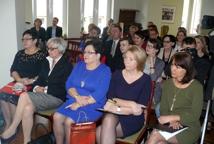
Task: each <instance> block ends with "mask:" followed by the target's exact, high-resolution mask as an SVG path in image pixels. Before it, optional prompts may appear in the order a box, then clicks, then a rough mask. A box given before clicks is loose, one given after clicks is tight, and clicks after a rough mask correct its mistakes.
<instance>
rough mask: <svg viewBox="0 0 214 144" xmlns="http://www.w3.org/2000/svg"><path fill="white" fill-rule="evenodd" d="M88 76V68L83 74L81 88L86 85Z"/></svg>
mask: <svg viewBox="0 0 214 144" xmlns="http://www.w3.org/2000/svg"><path fill="white" fill-rule="evenodd" d="M88 76H89V73H88V71H87V70H86V71H84V72H83V74H82V80H81V81H80V87H81V88H83V87H85V81H86V79H87V78H88Z"/></svg>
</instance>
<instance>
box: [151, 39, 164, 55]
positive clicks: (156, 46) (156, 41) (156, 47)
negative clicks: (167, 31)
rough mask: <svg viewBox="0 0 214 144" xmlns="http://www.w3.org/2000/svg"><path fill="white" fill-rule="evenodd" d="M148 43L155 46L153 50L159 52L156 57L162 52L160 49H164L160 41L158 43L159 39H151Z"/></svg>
mask: <svg viewBox="0 0 214 144" xmlns="http://www.w3.org/2000/svg"><path fill="white" fill-rule="evenodd" d="M148 42H150V43H152V44H153V48H154V49H156V50H158V51H157V53H156V55H157V54H158V53H159V52H160V49H161V47H162V45H161V43H160V41H158V40H157V39H149V40H148Z"/></svg>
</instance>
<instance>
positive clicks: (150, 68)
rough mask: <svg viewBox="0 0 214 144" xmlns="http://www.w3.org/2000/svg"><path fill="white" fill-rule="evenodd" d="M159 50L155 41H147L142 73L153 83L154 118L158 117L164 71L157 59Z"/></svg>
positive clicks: (158, 44)
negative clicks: (148, 76) (149, 77)
mask: <svg viewBox="0 0 214 144" xmlns="http://www.w3.org/2000/svg"><path fill="white" fill-rule="evenodd" d="M160 48H161V44H160V43H159V42H158V40H156V39H149V41H148V43H147V46H146V54H147V59H146V64H145V68H144V73H146V74H148V75H150V76H151V79H152V81H154V82H155V89H154V90H155V91H154V101H153V102H154V104H155V112H156V116H157V117H159V116H160V112H159V102H160V99H161V90H162V89H161V84H162V77H161V74H162V72H163V70H164V65H165V64H164V62H163V61H162V60H161V59H160V58H158V57H157V55H158V53H159V51H160Z"/></svg>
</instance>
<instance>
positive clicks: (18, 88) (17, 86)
mask: <svg viewBox="0 0 214 144" xmlns="http://www.w3.org/2000/svg"><path fill="white" fill-rule="evenodd" d="M31 89H32V86H29V85H28V86H25V85H23V84H21V83H17V82H10V83H8V84H7V85H6V86H4V87H2V88H1V89H0V92H4V93H7V94H12V95H16V96H19V95H20V94H21V93H22V92H26V91H29V90H31Z"/></svg>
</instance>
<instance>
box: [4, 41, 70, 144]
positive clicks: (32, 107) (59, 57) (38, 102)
mask: <svg viewBox="0 0 214 144" xmlns="http://www.w3.org/2000/svg"><path fill="white" fill-rule="evenodd" d="M47 45H48V53H49V56H48V57H47V59H46V60H45V61H44V63H43V65H42V70H41V72H40V74H39V77H38V79H37V80H36V81H35V83H34V88H33V92H24V93H22V94H21V95H20V98H19V101H18V104H17V108H16V113H15V115H14V119H13V122H12V124H11V125H10V127H9V128H8V129H7V130H6V131H4V132H3V133H2V135H1V142H3V143H4V142H9V141H10V140H12V138H13V137H14V136H13V135H15V133H16V129H17V127H18V125H19V123H20V122H21V121H22V129H23V134H24V144H27V143H28V142H29V141H30V140H31V130H32V126H33V114H34V112H35V111H42V110H47V109H53V108H57V107H58V106H59V105H61V104H62V103H63V101H65V99H66V97H65V96H66V90H65V82H66V79H67V77H68V75H69V74H70V71H71V69H72V68H71V65H70V64H69V63H68V62H67V60H66V59H65V58H64V57H63V53H64V52H65V49H66V43H65V41H64V40H63V39H61V38H51V39H49V41H48V43H47Z"/></svg>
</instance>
